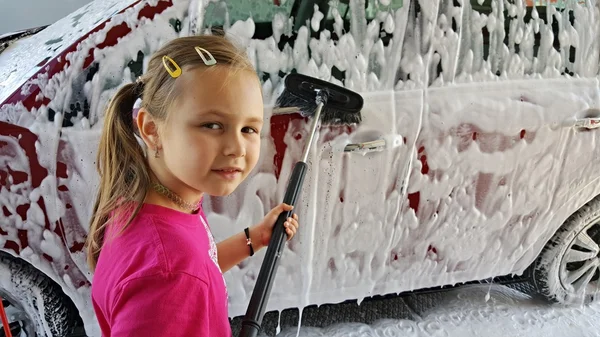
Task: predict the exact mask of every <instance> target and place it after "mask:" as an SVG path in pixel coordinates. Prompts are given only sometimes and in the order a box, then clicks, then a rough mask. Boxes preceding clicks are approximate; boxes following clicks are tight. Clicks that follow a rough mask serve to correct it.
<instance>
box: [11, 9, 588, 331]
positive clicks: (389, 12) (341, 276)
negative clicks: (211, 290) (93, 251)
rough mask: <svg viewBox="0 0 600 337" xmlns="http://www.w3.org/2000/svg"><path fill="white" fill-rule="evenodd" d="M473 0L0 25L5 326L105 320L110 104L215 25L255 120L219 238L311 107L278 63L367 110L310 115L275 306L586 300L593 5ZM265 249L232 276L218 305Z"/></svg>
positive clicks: (137, 13) (296, 141) (267, 194)
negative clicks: (289, 86)
mask: <svg viewBox="0 0 600 337" xmlns="http://www.w3.org/2000/svg"><path fill="white" fill-rule="evenodd" d="M480 2H481V1H470V2H469V1H465V2H464V4H463V5H456V4H454V3H452V2H447V1H431V2H420V1H414V0H413V1H409V0H405V1H394V0H393V1H370V0H369V1H365V2H360V1H356V2H355V1H343V0H340V1H338V2H332V3H330V2H329V1H286V2H281V3H280V2H278V1H274V2H271V1H260V2H257V3H252V4H250V2H247V1H241V0H235V1H212V2H208V1H199V0H190V1H187V0H177V1H162V0H155V1H133V0H106V1H95V2H92V3H90V4H88V5H87V6H84V7H82V8H81V9H79V10H77V11H75V12H74V13H71V14H70V15H68V16H67V17H65V18H64V19H62V20H60V21H58V22H57V23H55V24H53V25H50V26H48V27H41V28H40V29H37V30H36V31H34V32H30V33H29V34H20V35H18V36H16V35H5V36H3V37H1V38H0V46H1V48H0V212H1V213H0V297H2V305H3V307H4V308H5V310H6V312H7V317H8V320H9V321H10V329H11V331H12V334H13V336H23V335H25V336H35V335H36V334H37V335H38V336H40V335H44V334H46V335H53V336H66V335H69V334H75V333H77V331H80V332H81V333H85V334H86V335H88V336H98V335H99V331H98V327H97V325H96V321H95V318H94V314H93V311H92V306H91V302H90V285H91V283H92V282H93V275H92V274H91V273H90V271H89V269H88V268H87V266H86V264H85V255H84V251H83V247H84V241H85V237H86V233H87V228H88V221H89V216H90V211H91V206H92V203H93V200H94V197H95V192H94V191H95V188H96V186H97V176H96V171H95V154H96V148H97V144H98V141H99V135H100V128H101V126H102V123H101V121H102V117H103V108H104V107H105V105H106V103H107V101H108V98H109V97H110V95H111V94H112V93H113V92H114V90H115V89H116V88H117V87H118V86H119V85H121V84H123V83H127V82H130V81H133V80H135V78H136V77H137V76H139V75H140V74H141V73H142V72H143V70H144V64H145V63H144V62H145V61H146V60H147V57H148V55H150V54H151V53H152V52H153V51H154V50H156V49H157V47H158V46H159V45H160V44H161V43H164V42H165V41H167V40H168V39H171V38H174V37H176V36H184V35H189V34H200V33H207V32H210V31H211V29H212V28H222V29H224V30H225V32H226V33H227V34H228V35H229V36H231V38H233V39H236V41H237V42H238V43H240V44H241V45H242V46H244V47H245V48H246V50H247V51H248V52H249V53H250V54H251V55H252V57H253V59H254V62H255V66H256V69H257V72H258V73H259V75H260V76H261V78H262V80H263V90H264V94H265V121H266V122H267V125H268V127H266V128H265V130H264V132H263V134H262V135H261V137H262V141H263V148H262V150H261V159H260V163H259V165H258V166H257V168H256V169H255V171H254V172H253V173H252V175H251V176H250V177H249V178H248V180H247V182H245V183H244V184H243V185H242V186H241V187H240V189H239V190H237V191H236V192H235V193H234V194H233V195H231V196H228V197H226V198H206V200H205V204H204V208H205V211H206V213H207V215H208V218H209V222H210V223H211V227H212V230H213V232H214V235H215V237H216V238H217V239H222V238H225V237H226V236H228V235H229V234H231V233H233V232H237V231H239V230H241V229H243V228H244V227H245V226H247V225H248V224H249V223H252V222H253V221H258V220H259V219H260V218H261V216H262V214H264V212H265V211H267V210H268V209H270V208H271V207H273V206H274V205H275V204H276V203H278V202H279V200H281V198H282V193H283V192H284V189H285V185H286V182H287V180H288V177H289V174H290V170H291V166H292V164H293V163H294V162H296V161H297V160H298V159H299V156H300V153H301V152H302V149H303V147H304V141H305V138H306V135H307V132H308V124H309V123H307V120H306V119H305V118H303V117H301V116H300V115H299V114H294V113H289V112H288V113H284V114H274V113H273V112H272V109H271V108H270V107H271V106H272V103H273V102H274V100H275V98H276V97H277V95H278V94H279V92H280V91H281V89H282V85H283V78H284V76H285V75H286V74H288V73H290V72H299V73H304V74H307V75H311V76H315V77H319V78H321V79H325V80H329V81H332V82H334V83H337V84H341V85H343V86H346V87H348V88H350V89H352V90H355V91H358V92H360V93H361V95H362V96H363V97H364V99H365V107H364V110H363V111H364V112H363V115H364V116H365V117H364V120H363V122H362V123H361V124H360V126H355V127H352V126H351V127H337V128H336V127H330V128H322V129H321V130H320V135H319V137H318V139H319V141H318V142H317V143H316V144H314V148H313V150H312V152H311V155H310V157H309V161H310V162H311V165H310V166H311V169H310V171H309V172H308V174H307V177H306V180H305V184H304V189H303V194H302V200H301V202H299V205H298V208H297V211H298V212H299V214H300V216H301V218H302V219H303V226H302V228H301V230H300V232H299V233H298V235H297V237H296V238H295V239H294V241H292V242H290V243H289V244H288V247H287V249H286V250H285V251H284V253H283V256H282V260H281V261H282V262H281V265H280V267H279V271H278V274H277V277H276V280H275V284H274V287H273V291H272V293H271V297H270V300H269V307H268V310H282V309H285V308H296V307H304V306H308V305H315V304H316V305H318V304H324V303H340V302H343V301H346V300H359V301H360V300H362V299H364V298H369V297H372V296H375V295H385V294H391V293H399V292H405V291H413V290H419V289H426V288H432V287H433V288H436V287H441V286H448V285H458V284H463V283H467V282H474V281H475V282H477V281H480V280H490V279H493V280H498V281H500V280H502V279H506V278H512V277H519V278H522V279H526V280H528V281H529V282H531V284H532V285H533V286H534V287H535V289H537V291H538V292H539V293H540V294H542V295H543V296H545V297H546V298H548V299H549V300H550V301H554V302H558V303H565V304H580V303H586V302H589V301H592V300H594V299H595V294H596V292H597V290H598V278H599V266H600V260H599V259H598V253H599V251H600V248H599V247H600V246H599V243H600V225H599V224H598V218H599V217H600V199H599V197H598V196H599V195H600V183H599V180H598V179H599V178H600V174H599V173H598V172H600V170H599V169H600V147H599V146H598V145H597V144H599V142H600V138H599V137H600V130H597V127H598V126H599V125H600V123H599V122H600V85H599V78H600V77H599V73H600V72H599V68H600V60H599V57H598V41H600V30H598V29H588V27H596V26H597V24H596V25H595V23H596V22H598V20H600V18H599V17H598V9H597V8H589V7H586V6H592V5H589V4H586V3H585V2H575V1H574V2H570V3H569V4H567V5H564V6H562V7H561V6H559V5H558V4H552V5H548V6H545V5H538V4H537V2H536V3H533V2H531V3H529V2H523V3H520V2H515V4H509V5H507V4H506V3H505V2H501V1H483V2H482V4H480ZM425 3H427V4H428V5H427V6H425V5H424V4H425ZM544 3H545V2H544ZM357 4H363V5H364V7H363V6H362V5H357ZM248 13H253V14H252V16H250V15H249V14H248ZM559 19H560V20H559ZM262 258H263V255H261V254H257V255H255V256H254V257H252V258H251V259H249V260H248V261H246V262H244V263H243V264H241V265H240V266H238V267H236V268H234V269H233V270H231V271H230V272H228V273H227V274H226V275H225V277H226V281H227V284H228V290H229V296H230V303H229V304H230V315H231V316H232V317H236V316H240V315H243V314H244V312H245V309H246V306H247V303H248V301H249V297H250V294H251V293H252V287H253V285H254V282H255V278H256V275H257V273H258V269H259V267H260V263H261V261H262ZM278 284H279V285H285V287H283V286H280V287H278ZM290 288H293V289H297V290H298V291H297V292H295V293H290V292H289V291H288V290H289V289H290ZM0 336H2V332H0Z"/></svg>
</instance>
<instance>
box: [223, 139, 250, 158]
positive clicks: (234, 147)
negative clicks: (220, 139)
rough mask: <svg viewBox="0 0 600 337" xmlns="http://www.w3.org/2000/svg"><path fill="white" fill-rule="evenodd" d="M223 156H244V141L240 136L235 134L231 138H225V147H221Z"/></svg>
mask: <svg viewBox="0 0 600 337" xmlns="http://www.w3.org/2000/svg"><path fill="white" fill-rule="evenodd" d="M223 154H224V155H226V156H228V157H236V158H237V157H243V156H245V155H246V147H245V146H244V139H243V138H242V135H240V134H236V135H232V136H231V137H227V139H226V140H225V146H224V147H223Z"/></svg>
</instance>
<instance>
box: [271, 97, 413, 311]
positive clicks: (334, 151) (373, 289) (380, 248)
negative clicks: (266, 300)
mask: <svg viewBox="0 0 600 337" xmlns="http://www.w3.org/2000/svg"><path fill="white" fill-rule="evenodd" d="M421 94H422V92H421V91H420V90H414V91H406V92H395V91H393V90H389V91H379V92H368V93H362V95H363V98H364V100H365V105H364V109H363V110H362V115H363V121H362V122H361V123H360V124H359V125H357V126H354V127H346V126H335V127H327V128H321V130H320V131H319V134H318V137H319V138H318V141H317V142H316V143H315V145H314V148H313V150H312V152H311V155H310V156H309V165H310V166H309V167H310V168H309V170H308V173H307V176H306V178H305V182H304V187H303V192H302V195H301V200H300V202H299V204H298V206H297V209H296V211H297V212H299V214H300V216H301V218H302V221H301V222H302V228H301V230H300V232H299V234H298V237H297V239H296V241H295V242H294V243H293V244H290V248H291V250H292V251H293V252H294V253H295V256H294V257H291V256H290V257H288V258H291V259H289V260H284V261H283V262H282V264H285V265H287V264H292V265H295V266H296V271H295V274H296V278H295V280H294V281H292V282H293V283H294V284H295V285H297V286H298V287H297V288H296V289H299V291H298V294H299V295H300V297H299V298H298V301H299V303H304V304H312V303H320V302H321V301H322V300H323V296H324V294H327V295H326V298H327V300H328V301H332V302H333V303H335V302H339V301H344V300H346V299H348V298H359V299H362V298H364V297H366V296H371V295H373V294H374V293H377V294H379V293H381V292H382V291H384V290H385V289H387V288H386V287H388V286H393V285H389V284H387V283H386V282H387V281H388V278H387V275H388V274H387V273H388V269H387V268H388V266H389V263H390V260H391V249H392V246H393V241H392V239H393V238H394V237H396V235H395V232H396V231H397V230H399V231H401V230H402V226H400V223H402V222H403V221H402V219H401V217H402V214H401V213H400V210H401V209H402V207H403V205H404V204H405V203H406V188H405V187H406V178H407V173H408V168H409V166H410V158H411V153H412V152H413V144H414V142H415V139H416V136H417V132H418V130H419V123H420V114H421V103H422V95H421ZM280 118H282V117H280ZM282 119H283V120H279V121H277V122H278V123H289V125H288V127H287V128H286V129H287V130H286V131H285V133H284V134H283V133H282V134H280V135H278V136H276V135H275V134H273V136H274V142H275V144H278V143H280V142H284V143H285V144H286V145H287V147H286V149H285V152H284V153H283V154H281V152H278V155H282V156H283V165H282V171H281V174H280V176H279V186H282V183H283V182H287V179H288V176H289V174H290V171H291V167H292V165H291V164H293V163H294V162H295V161H297V160H299V159H300V157H301V156H300V154H301V152H302V151H303V149H304V146H305V142H304V140H305V139H307V138H308V133H307V132H308V129H307V123H306V121H305V120H304V119H302V118H297V119H294V120H292V121H289V118H288V121H287V122H286V121H284V120H285V119H286V118H285V117H283V118H282ZM361 147H362V149H361ZM389 289H391V288H389ZM273 296H274V297H275V298H274V299H273V301H279V300H283V298H277V297H294V296H296V295H293V294H289V293H284V292H281V293H279V294H278V293H277V292H274V294H273Z"/></svg>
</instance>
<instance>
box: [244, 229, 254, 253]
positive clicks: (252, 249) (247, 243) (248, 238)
mask: <svg viewBox="0 0 600 337" xmlns="http://www.w3.org/2000/svg"><path fill="white" fill-rule="evenodd" d="M244 233H246V245H247V246H248V247H250V256H252V255H254V248H253V247H252V239H250V229H249V228H248V227H246V228H244Z"/></svg>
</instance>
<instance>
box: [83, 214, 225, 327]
mask: <svg viewBox="0 0 600 337" xmlns="http://www.w3.org/2000/svg"><path fill="white" fill-rule="evenodd" d="M115 225H118V226H115ZM121 225H122V224H118V223H114V224H111V227H110V228H111V230H114V229H115V228H117V227H120V226H121ZM113 226H114V227H113ZM107 233H108V231H107ZM92 302H93V305H94V311H95V313H96V316H97V318H98V321H99V323H100V328H101V330H102V336H103V337H133V336H136V337H137V336H142V337H150V336H182V337H183V336H186V337H192V336H210V337H213V336H215V337H217V336H224V337H230V336H231V327H230V324H229V318H228V309H227V289H226V286H225V280H224V278H223V274H222V273H221V270H220V268H219V266H218V263H217V247H216V245H215V243H214V240H213V237H212V234H211V232H210V229H209V228H208V225H207V222H206V217H205V215H204V212H203V211H202V210H200V212H199V214H186V213H183V212H178V211H176V210H173V209H170V208H166V207H162V206H157V205H151V204H144V206H143V207H142V209H141V210H140V212H139V214H138V215H137V216H136V218H135V219H134V220H133V222H132V223H131V224H130V226H129V227H127V228H126V229H125V231H123V232H122V233H121V234H118V235H109V234H107V235H106V238H105V241H104V245H103V248H102V251H101V252H100V258H99V260H98V264H97V267H96V271H95V273H94V279H93V282H92Z"/></svg>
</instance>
